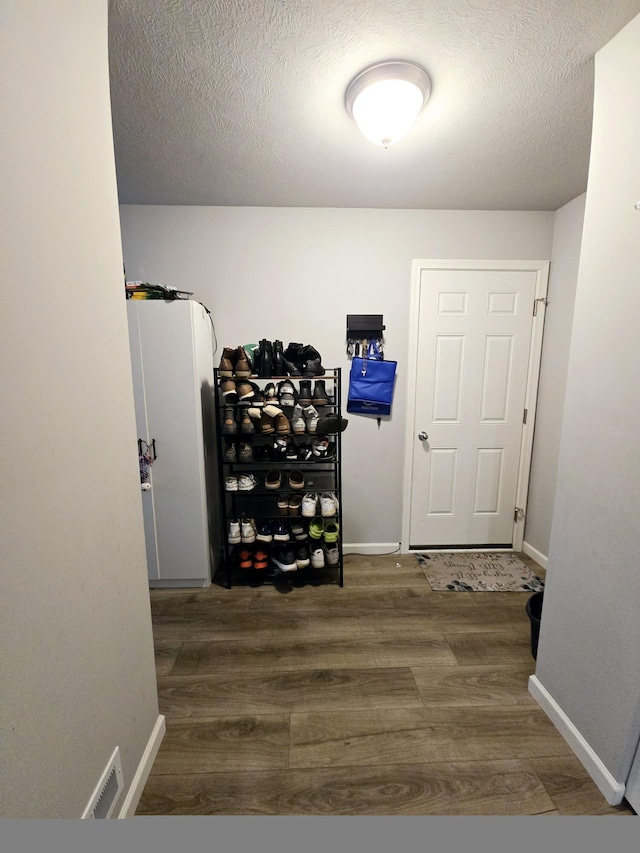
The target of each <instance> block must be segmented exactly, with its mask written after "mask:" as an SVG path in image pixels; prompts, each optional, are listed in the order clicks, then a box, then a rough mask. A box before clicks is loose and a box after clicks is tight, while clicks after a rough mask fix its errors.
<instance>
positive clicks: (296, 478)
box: [264, 468, 304, 489]
mask: <svg viewBox="0 0 640 853" xmlns="http://www.w3.org/2000/svg"><path fill="white" fill-rule="evenodd" d="M283 476H284V475H283V474H282V472H281V471H269V472H268V474H267V475H266V477H265V478H264V485H265V488H266V489H279V488H280V486H281V485H282V480H283ZM287 480H288V483H289V488H290V489H304V474H303V473H302V471H299V470H298V469H297V468H295V469H294V470H293V471H289V474H288V477H287Z"/></svg>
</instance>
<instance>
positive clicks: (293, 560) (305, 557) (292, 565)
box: [271, 542, 310, 572]
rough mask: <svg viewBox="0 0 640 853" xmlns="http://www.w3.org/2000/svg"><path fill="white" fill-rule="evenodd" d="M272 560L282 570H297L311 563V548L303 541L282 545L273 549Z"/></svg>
mask: <svg viewBox="0 0 640 853" xmlns="http://www.w3.org/2000/svg"><path fill="white" fill-rule="evenodd" d="M271 560H272V562H273V564H274V565H275V566H276V568H277V569H278V570H279V571H280V572H297V571H298V569H306V567H307V566H308V565H309V563H310V559H309V549H308V548H307V546H306V545H305V544H304V543H303V542H299V543H298V544H297V545H295V546H291V545H281V546H279V547H278V548H274V549H273V551H272V552H271Z"/></svg>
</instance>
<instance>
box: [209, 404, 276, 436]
mask: <svg viewBox="0 0 640 853" xmlns="http://www.w3.org/2000/svg"><path fill="white" fill-rule="evenodd" d="M247 412H248V415H249V417H250V418H253V419H254V420H255V421H256V430H257V431H258V432H260V433H263V434H267V435H268V434H270V433H274V432H275V433H278V434H279V435H288V434H289V433H290V432H291V426H290V424H289V419H288V418H287V416H286V415H285V413H284V412H283V411H282V409H280V408H278V406H274V405H271V404H269V405H266V406H263V407H262V408H260V409H258V408H253V407H252V408H249V409H247ZM225 423H226V417H225ZM223 431H224V427H223Z"/></svg>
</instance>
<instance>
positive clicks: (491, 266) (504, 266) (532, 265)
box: [400, 259, 550, 554]
mask: <svg viewBox="0 0 640 853" xmlns="http://www.w3.org/2000/svg"><path fill="white" fill-rule="evenodd" d="M549 266H550V262H549V261H505V260H500V261H490V260H482V261H480V260H446V259H442V260H439V259H431V260H430V259H420V260H414V261H413V264H412V268H411V301H410V314H409V357H408V360H407V412H406V425H405V443H404V476H403V488H402V541H401V545H400V550H401V552H402V553H403V554H411V553H414V552H413V551H412V550H411V549H410V547H409V545H410V542H409V533H410V531H409V527H410V520H411V492H412V485H413V483H412V480H413V456H414V449H415V448H414V445H415V441H414V422H415V414H416V402H415V399H416V398H415V387H416V381H417V376H418V338H419V332H420V330H419V323H418V317H419V307H420V279H421V277H422V272H423V271H424V270H512V271H518V272H522V271H524V272H534V273H535V274H536V288H535V297H534V300H535V301H534V315H533V325H532V328H531V343H530V346H529V366H528V369H527V387H526V392H525V402H524V408H525V409H526V410H527V422H526V424H524V423H523V425H522V440H521V443H520V460H519V464H518V483H517V487H516V507H518V508H519V509H520V510H521V512H519V513H518V514H517V519H516V520H514V524H513V539H512V542H513V544H512V549H511V550H513V551H521V550H522V544H523V541H524V527H525V520H526V512H527V497H528V492H529V473H530V470H531V453H532V450H533V431H534V426H535V420H536V405H537V401H538V379H539V377H540V359H541V356H542V333H543V329H544V319H545V315H546V311H545V310H544V309H545V307H546V305H547V288H548V284H549ZM536 307H537V310H536ZM523 415H524V412H523ZM514 510H515V507H514ZM454 550H455V549H454ZM458 550H463V549H458ZM495 550H498V549H495V548H487V551H495ZM500 550H504V549H500Z"/></svg>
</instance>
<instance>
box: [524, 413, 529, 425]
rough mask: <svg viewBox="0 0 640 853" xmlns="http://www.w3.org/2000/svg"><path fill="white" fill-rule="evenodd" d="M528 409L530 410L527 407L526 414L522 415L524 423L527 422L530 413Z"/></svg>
mask: <svg viewBox="0 0 640 853" xmlns="http://www.w3.org/2000/svg"><path fill="white" fill-rule="evenodd" d="M528 411H529V410H528V409H525V410H524V415H523V417H522V423H523V424H526V422H527V413H528Z"/></svg>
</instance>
